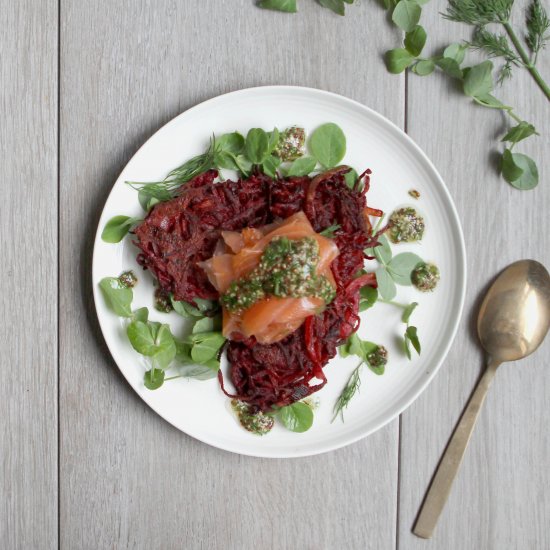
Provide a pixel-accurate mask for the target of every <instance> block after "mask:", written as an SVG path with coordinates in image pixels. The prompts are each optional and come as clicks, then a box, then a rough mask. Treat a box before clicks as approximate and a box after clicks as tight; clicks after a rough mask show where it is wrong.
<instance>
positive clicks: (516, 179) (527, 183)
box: [502, 149, 539, 191]
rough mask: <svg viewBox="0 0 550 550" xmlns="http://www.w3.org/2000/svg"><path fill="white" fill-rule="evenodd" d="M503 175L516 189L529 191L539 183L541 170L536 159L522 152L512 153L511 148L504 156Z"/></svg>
mask: <svg viewBox="0 0 550 550" xmlns="http://www.w3.org/2000/svg"><path fill="white" fill-rule="evenodd" d="M502 175H503V176H504V179H505V180H506V181H507V182H508V183H509V184H510V185H512V186H513V187H515V188H516V189H521V190H522V191H527V190H529V189H533V187H536V186H537V185H538V183H539V171H538V168H537V165H536V163H535V161H534V160H533V159H532V158H530V157H528V156H527V155H524V154H522V153H512V152H511V151H510V150H509V149H506V150H505V151H504V155H503V156H502Z"/></svg>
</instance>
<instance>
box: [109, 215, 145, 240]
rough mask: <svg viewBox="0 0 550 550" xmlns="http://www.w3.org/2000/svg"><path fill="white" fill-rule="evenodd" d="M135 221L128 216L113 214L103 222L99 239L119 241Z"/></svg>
mask: <svg viewBox="0 0 550 550" xmlns="http://www.w3.org/2000/svg"><path fill="white" fill-rule="evenodd" d="M136 221H138V220H136V219H135V218H130V216H114V217H113V218H111V219H110V220H109V221H108V222H107V223H106V224H105V227H104V228H103V231H102V232H101V240H102V241H104V242H106V243H119V242H120V241H121V240H122V239H123V238H124V237H125V236H126V234H127V233H128V231H130V228H131V227H132V225H133V224H134V223H136Z"/></svg>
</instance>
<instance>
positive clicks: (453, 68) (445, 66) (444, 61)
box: [435, 57, 462, 78]
mask: <svg viewBox="0 0 550 550" xmlns="http://www.w3.org/2000/svg"><path fill="white" fill-rule="evenodd" d="M435 64H436V65H437V66H438V67H439V68H440V69H441V70H442V71H443V72H444V73H446V74H448V75H449V76H451V77H453V78H462V69H461V68H460V66H459V64H458V63H457V62H456V61H455V60H454V59H449V58H446V57H442V58H440V59H437V60H436V61H435Z"/></svg>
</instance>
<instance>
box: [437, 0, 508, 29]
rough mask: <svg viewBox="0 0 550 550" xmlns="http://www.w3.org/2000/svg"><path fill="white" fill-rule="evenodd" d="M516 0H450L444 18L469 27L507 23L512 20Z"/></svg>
mask: <svg viewBox="0 0 550 550" xmlns="http://www.w3.org/2000/svg"><path fill="white" fill-rule="evenodd" d="M513 4H514V0H449V6H448V8H447V13H446V14H444V17H445V18H447V19H450V20H451V21H458V22H459V23H467V24H468V25H474V26H476V27H478V26H484V25H487V24H489V23H505V22H508V20H509V19H510V11H511V10H512V5H513Z"/></svg>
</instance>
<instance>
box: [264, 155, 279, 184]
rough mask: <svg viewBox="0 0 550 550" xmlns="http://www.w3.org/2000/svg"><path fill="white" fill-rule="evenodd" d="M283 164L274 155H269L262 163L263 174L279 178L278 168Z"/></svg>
mask: <svg viewBox="0 0 550 550" xmlns="http://www.w3.org/2000/svg"><path fill="white" fill-rule="evenodd" d="M280 164H281V159H280V158H279V157H276V156H274V155H269V156H268V157H266V158H265V159H264V161H263V162H262V170H263V173H264V174H266V175H267V176H269V177H271V178H274V179H275V178H276V177H277V168H278V167H279V165H280Z"/></svg>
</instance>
